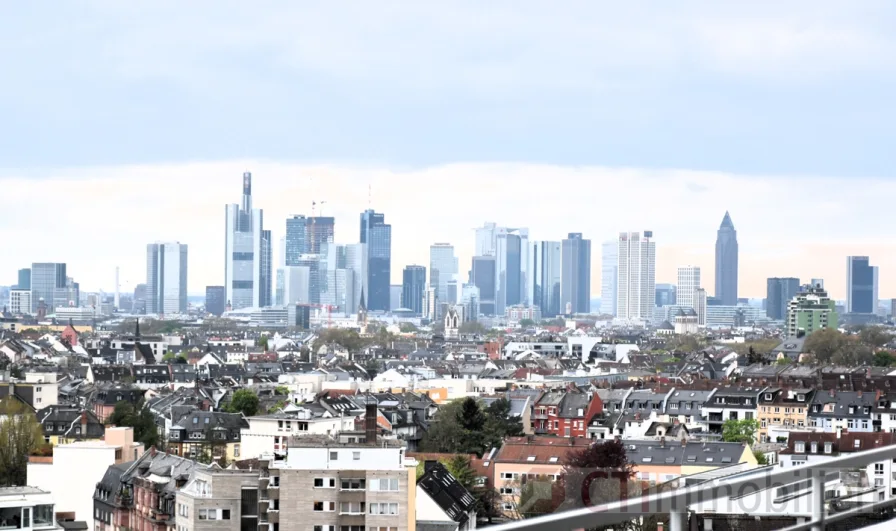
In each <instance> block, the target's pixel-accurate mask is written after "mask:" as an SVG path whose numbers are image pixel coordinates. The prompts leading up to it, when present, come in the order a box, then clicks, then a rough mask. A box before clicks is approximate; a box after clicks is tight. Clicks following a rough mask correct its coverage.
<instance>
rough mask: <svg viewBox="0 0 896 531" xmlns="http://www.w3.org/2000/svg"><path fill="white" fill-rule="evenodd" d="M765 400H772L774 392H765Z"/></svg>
mask: <svg viewBox="0 0 896 531" xmlns="http://www.w3.org/2000/svg"><path fill="white" fill-rule="evenodd" d="M765 401H766V402H771V401H772V394H771V393H765Z"/></svg>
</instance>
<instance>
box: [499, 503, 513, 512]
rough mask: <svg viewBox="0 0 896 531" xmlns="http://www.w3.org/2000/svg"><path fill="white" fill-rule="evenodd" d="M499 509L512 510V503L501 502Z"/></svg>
mask: <svg viewBox="0 0 896 531" xmlns="http://www.w3.org/2000/svg"><path fill="white" fill-rule="evenodd" d="M501 509H503V510H505V511H512V510H513V504H512V503H505V504H502V505H501Z"/></svg>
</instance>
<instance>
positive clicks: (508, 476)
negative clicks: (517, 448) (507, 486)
mask: <svg viewBox="0 0 896 531" xmlns="http://www.w3.org/2000/svg"><path fill="white" fill-rule="evenodd" d="M519 476H520V475H519V474H518V473H516V472H501V479H504V480H507V481H512V480H514V479H517V478H519Z"/></svg>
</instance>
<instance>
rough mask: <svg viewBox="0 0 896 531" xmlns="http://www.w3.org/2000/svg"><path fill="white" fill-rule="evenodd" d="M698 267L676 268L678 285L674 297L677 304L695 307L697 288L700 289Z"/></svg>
mask: <svg viewBox="0 0 896 531" xmlns="http://www.w3.org/2000/svg"><path fill="white" fill-rule="evenodd" d="M700 287H701V285H700V268H699V267H697V266H683V267H679V268H678V286H677V287H676V293H675V298H676V299H677V302H676V304H677V305H678V306H686V307H688V308H691V309H694V310H696V309H697V290H698V289H700Z"/></svg>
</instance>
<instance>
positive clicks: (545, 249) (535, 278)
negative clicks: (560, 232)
mask: <svg viewBox="0 0 896 531" xmlns="http://www.w3.org/2000/svg"><path fill="white" fill-rule="evenodd" d="M561 258H562V251H561V243H560V242H551V241H537V242H532V243H531V249H530V250H529V259H530V260H531V261H532V265H531V267H530V271H531V272H532V275H531V283H532V286H531V289H530V291H531V300H532V305H533V306H538V307H539V308H541V314H542V315H544V316H545V317H555V316H557V315H560V312H561V311H562V304H561V302H560V301H561V294H560V280H561V274H562V266H561Z"/></svg>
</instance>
